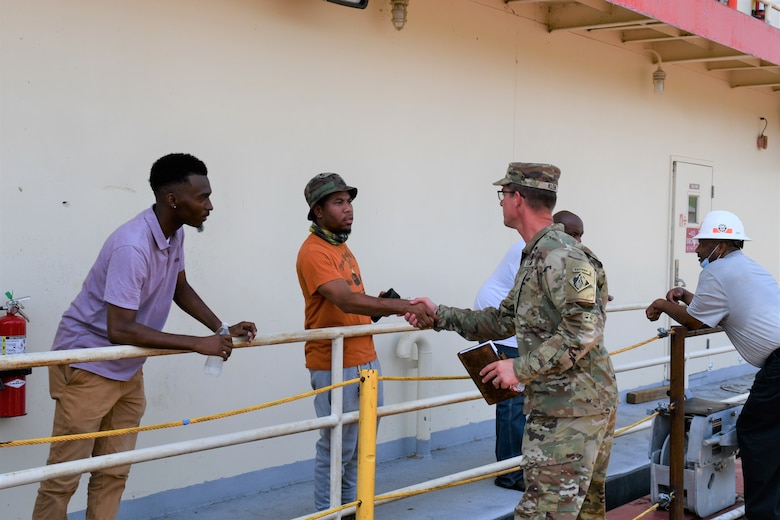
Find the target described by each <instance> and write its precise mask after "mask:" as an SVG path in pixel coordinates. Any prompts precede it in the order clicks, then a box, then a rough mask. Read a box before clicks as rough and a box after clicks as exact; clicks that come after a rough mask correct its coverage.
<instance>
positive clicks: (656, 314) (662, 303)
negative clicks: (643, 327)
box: [645, 287, 686, 321]
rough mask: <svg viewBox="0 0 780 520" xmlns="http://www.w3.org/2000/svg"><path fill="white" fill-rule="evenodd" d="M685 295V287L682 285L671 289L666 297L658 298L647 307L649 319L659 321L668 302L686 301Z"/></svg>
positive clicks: (646, 314)
mask: <svg viewBox="0 0 780 520" xmlns="http://www.w3.org/2000/svg"><path fill="white" fill-rule="evenodd" d="M685 296H686V295H685V289H683V288H682V287H675V288H673V289H670V290H669V292H667V293H666V298H665V299H664V298H658V299H657V300H655V301H653V303H651V304H650V305H649V306H648V307H647V309H645V316H647V319H648V320H650V321H657V320H658V319H659V318H660V317H661V314H663V313H664V309H665V308H666V305H667V304H668V303H674V304H679V303H680V302H683V303H686V300H685Z"/></svg>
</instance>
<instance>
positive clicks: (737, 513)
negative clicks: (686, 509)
mask: <svg viewBox="0 0 780 520" xmlns="http://www.w3.org/2000/svg"><path fill="white" fill-rule="evenodd" d="M744 517H745V506H739V507H738V508H736V509H732V510H731V511H729V512H727V513H723V514H722V515H719V516H713V517H712V518H711V519H710V520H737V518H744Z"/></svg>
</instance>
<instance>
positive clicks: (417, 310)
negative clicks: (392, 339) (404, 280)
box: [404, 298, 439, 329]
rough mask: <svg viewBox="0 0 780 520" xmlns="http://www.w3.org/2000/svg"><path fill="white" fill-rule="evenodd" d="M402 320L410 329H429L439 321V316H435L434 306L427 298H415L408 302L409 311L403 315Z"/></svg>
mask: <svg viewBox="0 0 780 520" xmlns="http://www.w3.org/2000/svg"><path fill="white" fill-rule="evenodd" d="M404 319H406V321H408V322H409V325H411V326H412V327H417V328H418V329H430V328H431V327H433V326H434V325H436V322H437V321H439V316H437V315H436V304H435V303H433V302H432V301H431V300H430V299H429V298H415V299H413V300H411V301H410V302H409V310H408V311H406V313H405V314H404Z"/></svg>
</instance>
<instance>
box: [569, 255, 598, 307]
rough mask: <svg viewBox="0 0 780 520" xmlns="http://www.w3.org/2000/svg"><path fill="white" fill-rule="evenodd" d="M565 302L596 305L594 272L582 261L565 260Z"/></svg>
mask: <svg viewBox="0 0 780 520" xmlns="http://www.w3.org/2000/svg"><path fill="white" fill-rule="evenodd" d="M567 260H568V261H567V269H566V301H567V302H570V303H578V304H581V305H594V304H595V303H596V272H595V270H594V269H593V266H592V265H590V264H589V263H588V262H584V261H582V260H575V259H573V258H571V257H569V258H568V259H567Z"/></svg>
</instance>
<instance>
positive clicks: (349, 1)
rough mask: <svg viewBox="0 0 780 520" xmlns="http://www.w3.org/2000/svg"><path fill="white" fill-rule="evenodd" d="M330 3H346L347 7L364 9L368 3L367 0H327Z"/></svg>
mask: <svg viewBox="0 0 780 520" xmlns="http://www.w3.org/2000/svg"><path fill="white" fill-rule="evenodd" d="M327 1H328V2H330V3H331V4H338V5H346V6H347V7H355V8H357V9H365V8H366V6H367V5H368V0H327Z"/></svg>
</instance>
